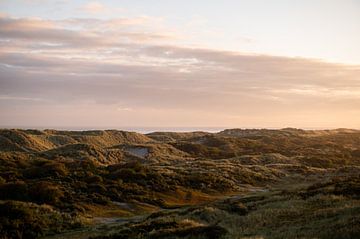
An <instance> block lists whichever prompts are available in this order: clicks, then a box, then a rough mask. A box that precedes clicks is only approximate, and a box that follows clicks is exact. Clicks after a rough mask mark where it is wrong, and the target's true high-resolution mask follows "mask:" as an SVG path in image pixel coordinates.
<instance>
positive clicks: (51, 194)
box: [29, 181, 64, 205]
mask: <svg viewBox="0 0 360 239" xmlns="http://www.w3.org/2000/svg"><path fill="white" fill-rule="evenodd" d="M29 194H30V197H31V199H32V200H33V201H34V202H37V203H40V204H41V203H46V204H51V205H56V204H57V203H58V202H59V200H60V198H61V197H63V195H64V192H63V191H62V190H61V189H60V188H59V186H57V185H55V184H53V183H50V182H46V181H41V182H37V183H35V184H34V185H32V186H31V188H30V192H29Z"/></svg>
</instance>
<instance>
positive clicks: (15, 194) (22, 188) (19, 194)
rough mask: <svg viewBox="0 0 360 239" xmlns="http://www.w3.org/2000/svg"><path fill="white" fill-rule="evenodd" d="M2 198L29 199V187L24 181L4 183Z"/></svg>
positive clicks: (0, 189)
mask: <svg viewBox="0 0 360 239" xmlns="http://www.w3.org/2000/svg"><path fill="white" fill-rule="evenodd" d="M0 199H5V200H6V199H10V200H18V201H28V200H29V197H28V187H27V185H26V184H25V183H24V182H22V181H20V182H14V183H4V184H2V185H0Z"/></svg>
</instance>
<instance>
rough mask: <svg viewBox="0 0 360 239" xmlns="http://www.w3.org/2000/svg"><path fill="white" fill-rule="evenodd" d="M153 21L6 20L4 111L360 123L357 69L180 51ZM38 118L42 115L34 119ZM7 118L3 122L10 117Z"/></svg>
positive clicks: (0, 70)
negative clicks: (359, 120) (152, 26)
mask: <svg viewBox="0 0 360 239" xmlns="http://www.w3.org/2000/svg"><path fill="white" fill-rule="evenodd" d="M153 21H155V22H156V21H161V20H159V19H152V18H146V17H145V18H144V17H140V18H119V19H108V20H99V19H65V20H60V21H50V20H44V19H35V18H32V19H29V18H12V17H9V16H2V17H0V108H1V110H2V112H5V113H4V114H7V115H10V116H11V115H13V116H14V117H15V115H17V116H16V117H17V119H18V121H17V123H19V124H20V123H21V122H22V119H23V120H24V119H26V120H29V121H32V122H44V123H45V122H52V123H53V125H59V124H61V122H63V121H61V120H60V119H61V118H67V117H70V118H71V117H72V115H73V114H74V115H78V114H77V113H74V112H75V111H76V109H79V108H81V109H82V111H81V112H82V114H83V116H80V115H78V117H79V119H81V120H79V121H74V120H70V119H69V120H67V121H68V122H77V124H81V122H83V121H82V120H84V118H85V117H92V118H94V117H95V118H94V121H91V122H90V121H86V122H88V123H89V124H90V123H94V122H99V123H100V124H103V125H109V124H110V123H111V124H121V125H126V124H129V123H128V122H130V123H131V122H134V123H135V122H136V124H139V125H140V124H141V122H144V123H143V124H144V125H145V124H147V126H151V125H156V124H157V123H159V122H166V121H172V122H173V125H176V124H181V121H183V122H184V125H183V126H191V122H192V125H201V123H202V122H203V123H204V124H203V126H211V124H212V126H214V124H216V125H220V124H221V125H222V126H223V125H224V124H226V125H231V126H236V124H240V123H241V124H243V125H251V123H252V122H255V123H254V124H256V125H261V122H262V121H267V122H270V123H269V124H271V125H263V126H264V127H265V126H277V125H279V124H280V123H281V122H288V123H291V122H295V123H296V124H298V125H300V126H301V122H305V123H306V124H308V125H310V124H311V123H312V122H313V123H314V124H315V123H319V121H316V120H314V121H312V118H313V115H316V117H320V116H321V115H322V117H324V118H327V119H329V120H328V121H326V122H327V124H328V125H331V124H335V123H337V124H340V123H341V121H344V122H349V125H351V126H352V127H355V126H356V120H355V119H356V117H355V116H358V115H359V114H360V113H359V109H360V97H359V94H360V79H359V75H360V67H359V66H354V65H352V66H351V65H343V64H333V63H326V62H321V61H316V60H312V59H303V58H287V57H279V56H269V55H251V54H243V53H239V52H230V51H220V50H213V49H206V48H203V49H201V48H189V47H183V46H181V45H180V44H178V42H177V37H176V36H174V35H176V34H175V33H174V32H172V31H171V30H169V31H167V30H164V29H159V28H154V29H152V28H151V22H153ZM169 32H170V33H171V34H169ZM32 99H41V100H32ZM55 109H57V110H58V112H62V113H61V114H60V113H56V112H55ZM31 110H33V112H36V113H37V114H38V116H36V117H35V113H34V114H33V113H31ZM19 112H22V113H21V115H22V117H20V116H18V115H19ZM46 112H52V113H54V114H56V115H57V116H59V119H58V120H56V118H53V117H50V116H48V115H47V113H46ZM169 112H170V113H169ZM95 113H96V115H95V116H94V114H95ZM170 114H171V115H170ZM25 115H27V117H25ZM100 115H103V116H100ZM339 115H340V116H339ZM10 116H9V117H10ZM40 116H41V117H43V120H41V119H40V121H36V120H39V117H40ZM9 117H7V118H2V119H1V121H0V123H3V124H5V123H8V122H10V121H9ZM206 118H208V120H207V121H206ZM115 119H118V120H115ZM265 119H266V120H265ZM65 121H66V120H65ZM205 121H206V122H205ZM271 122H272V123H271ZM326 122H325V123H326ZM305 123H304V124H305ZM185 124H186V125H185ZM288 125H291V124H288ZM312 126H316V125H312ZM319 126H322V127H325V125H319Z"/></svg>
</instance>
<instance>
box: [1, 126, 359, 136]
mask: <svg viewBox="0 0 360 239" xmlns="http://www.w3.org/2000/svg"><path fill="white" fill-rule="evenodd" d="M0 128H5V129H38V130H44V129H54V130H70V131H71V130H73V131H86V130H111V129H112V130H123V131H132V132H138V133H142V134H147V133H151V132H194V131H204V132H210V133H216V132H220V131H222V130H225V129H233V128H241V129H282V128H286V127H282V128H277V127H241V126H240V127H131V126H128V127H113V126H109V127H67V126H49V127H36V126H0ZM302 129H305V130H329V129H338V128H335V127H334V128H330V127H328V128H322V127H311V128H309V127H306V128H302ZM358 130H359V128H358Z"/></svg>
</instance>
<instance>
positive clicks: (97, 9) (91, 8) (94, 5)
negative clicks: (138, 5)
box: [79, 1, 124, 15]
mask: <svg viewBox="0 0 360 239" xmlns="http://www.w3.org/2000/svg"><path fill="white" fill-rule="evenodd" d="M79 10H81V11H83V12H85V13H88V14H91V15H98V14H109V13H114V12H118V13H119V12H123V11H124V9H122V8H118V7H111V8H110V7H107V6H105V5H104V4H102V3H101V2H97V1H93V2H89V3H86V4H85V5H83V6H82V7H80V8H79Z"/></svg>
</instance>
